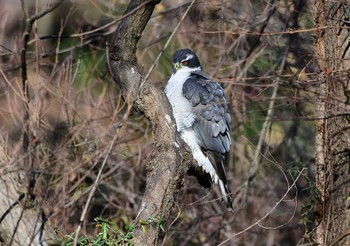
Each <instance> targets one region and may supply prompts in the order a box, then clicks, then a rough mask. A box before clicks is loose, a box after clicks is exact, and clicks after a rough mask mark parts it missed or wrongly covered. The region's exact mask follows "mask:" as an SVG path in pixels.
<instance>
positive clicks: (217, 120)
mask: <svg viewBox="0 0 350 246" xmlns="http://www.w3.org/2000/svg"><path fill="white" fill-rule="evenodd" d="M182 92H183V95H184V96H185V97H186V98H187V100H189V101H190V102H191V103H192V112H193V113H194V114H195V116H196V120H195V122H194V124H193V129H194V131H195V132H196V134H197V136H198V137H199V139H200V141H201V143H200V144H201V147H203V148H204V149H207V150H212V151H216V152H219V153H221V154H224V153H226V152H228V151H229V149H230V145H231V139H230V134H229V130H230V124H231V117H230V115H229V113H228V111H227V105H226V99H225V95H224V90H223V89H222V87H221V86H220V85H219V84H218V83H216V82H213V81H210V80H208V79H207V78H206V77H203V76H200V75H192V76H191V77H190V78H188V79H187V81H186V82H185V83H184V85H183V90H182Z"/></svg>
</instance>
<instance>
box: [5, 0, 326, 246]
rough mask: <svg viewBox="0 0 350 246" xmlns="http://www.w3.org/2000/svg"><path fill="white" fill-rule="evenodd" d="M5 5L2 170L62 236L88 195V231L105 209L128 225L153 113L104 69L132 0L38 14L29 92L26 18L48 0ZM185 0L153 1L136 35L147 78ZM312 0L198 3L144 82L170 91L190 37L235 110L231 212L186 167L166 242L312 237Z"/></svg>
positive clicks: (316, 98)
mask: <svg viewBox="0 0 350 246" xmlns="http://www.w3.org/2000/svg"><path fill="white" fill-rule="evenodd" d="M0 3H1V6H2V8H1V10H0V13H1V14H0V23H1V24H0V44H1V46H0V54H1V56H0V63H1V70H0V72H1V76H0V95H1V96H0V132H1V135H0V143H1V148H2V159H1V161H0V164H1V165H0V176H2V177H7V176H8V175H12V174H14V176H13V177H12V178H13V179H15V180H16V181H17V182H18V184H19V187H17V188H15V191H16V192H17V194H18V196H19V197H20V194H24V193H26V194H28V193H30V194H31V195H33V196H32V201H31V202H33V203H34V205H31V206H30V207H37V208H40V209H41V211H42V214H44V215H45V218H46V219H47V220H48V221H49V223H50V225H53V227H54V228H56V233H57V234H58V235H59V236H60V237H62V238H63V237H65V236H66V235H69V234H72V233H74V232H75V230H76V228H77V226H78V225H79V221H80V218H81V214H82V211H83V208H84V206H85V204H86V202H87V201H88V202H89V207H88V210H87V213H86V215H85V217H84V223H83V227H82V229H81V232H80V233H81V234H84V235H87V237H93V236H94V235H97V234H98V233H100V231H101V227H100V226H98V225H100V223H99V222H97V221H96V220H95V218H97V217H100V218H103V219H106V220H109V221H111V222H113V223H114V224H115V225H117V228H118V230H120V231H125V226H130V225H131V224H132V221H133V219H134V218H135V217H136V215H137V212H138V210H139V207H140V205H141V200H142V196H143V193H144V190H145V186H146V184H145V182H146V172H147V170H146V165H147V163H148V162H149V159H150V158H151V156H150V153H151V151H152V148H153V141H157V139H152V125H150V123H149V121H148V120H147V119H146V118H145V117H144V116H143V115H142V114H140V113H138V112H136V111H134V110H133V109H132V108H130V107H129V104H128V101H127V100H126V101H125V100H123V98H122V96H121V93H120V90H119V88H118V86H116V85H115V83H114V82H113V80H112V79H111V77H110V75H109V72H108V69H107V65H106V63H107V62H106V61H107V60H108V59H107V58H108V57H106V47H107V46H106V44H107V43H108V42H109V41H110V39H111V36H112V34H113V32H114V31H115V29H116V26H117V25H118V22H119V21H120V20H121V19H122V18H123V13H124V11H125V9H126V7H127V5H128V4H129V1H126V0H125V1H124V0H119V1H113V0H98V1H88V0H76V1H62V3H61V4H60V5H59V6H58V7H57V8H55V9H53V10H52V11H49V12H48V13H47V14H46V15H45V16H43V17H41V18H38V20H37V21H34V22H33V29H32V31H31V32H30V35H29V36H28V38H29V39H28V47H27V50H26V62H27V63H26V66H27V78H28V88H27V89H28V90H27V92H25V90H24V88H23V73H22V71H23V63H21V61H22V60H23V52H22V53H21V50H22V49H23V46H24V42H25V41H24V38H23V37H24V36H23V35H24V33H25V28H26V22H25V19H26V15H27V17H30V16H34V15H35V14H37V13H39V12H40V11H41V10H43V9H46V8H48V6H51V4H52V3H51V1H44V0H43V1H40V0H37V1H34V0H33V1H24V0H23V1H12V0H2V1H0ZM21 3H22V4H21ZM23 3H24V4H23ZM188 6H189V3H188V2H187V1H171V0H164V1H161V3H159V4H158V5H156V8H155V11H154V13H153V15H152V18H151V19H150V21H149V22H148V24H147V26H146V29H145V31H144V33H143V34H142V37H141V39H140V41H139V43H138V50H137V59H138V64H140V65H141V66H142V71H143V72H144V73H145V74H146V73H147V72H148V71H149V69H150V68H151V66H152V64H153V63H154V61H155V59H156V57H157V56H158V54H159V52H160V51H161V50H162V49H163V48H164V46H165V44H166V41H167V40H168V38H169V37H170V35H171V34H172V32H173V31H174V29H175V27H176V25H177V24H178V23H179V22H180V21H181V18H182V17H183V16H184V13H185V11H186V9H187V7H188ZM312 7H313V2H312V1H306V0H304V1H303V0H294V1H291V0H284V1H282V0H281V1H273V0H271V1H259V0H250V1H238V0H237V1H236V0H234V1H218V0H213V1H202V0H198V1H196V2H195V3H194V5H193V6H192V7H191V9H190V11H189V12H188V14H187V15H186V16H185V18H184V20H183V22H182V24H181V25H180V27H179V29H178V30H177V31H176V33H175V35H174V37H172V39H171V41H170V44H169V46H167V47H166V49H165V50H164V52H163V54H162V56H161V57H160V59H159V61H158V62H157V63H156V64H155V65H156V66H155V68H154V69H152V70H151V73H150V76H149V81H151V83H152V84H153V85H154V86H155V87H157V88H158V89H159V90H163V89H164V87H165V84H166V82H167V80H168V78H169V77H170V75H171V72H172V70H171V57H172V55H173V53H174V52H175V51H176V50H178V49H180V48H184V47H188V48H191V49H192V50H194V51H195V52H196V53H197V55H198V56H199V58H200V60H201V63H202V66H203V68H204V70H205V71H206V72H207V73H208V74H209V75H210V76H211V77H212V78H214V79H215V80H216V81H218V82H220V83H221V84H222V85H223V87H224V88H225V93H226V97H227V101H228V103H229V109H230V112H231V113H232V116H233V117H232V118H233V124H232V128H231V134H232V139H233V144H232V148H231V152H230V156H229V158H228V160H227V163H226V171H227V176H228V180H229V182H230V187H231V191H232V192H233V193H234V197H235V203H234V212H233V213H228V212H226V209H225V207H224V206H223V204H222V203H221V202H220V199H219V198H218V194H219V193H218V192H217V191H216V189H215V188H214V189H212V190H211V191H209V190H205V189H203V188H202V187H200V185H199V184H198V183H197V181H196V180H195V178H193V177H191V176H188V175H185V176H184V185H183V187H182V188H181V189H180V190H179V193H178V195H177V197H176V199H175V206H174V207H173V209H172V211H171V213H170V216H169V217H168V218H166V219H165V221H164V228H165V231H164V232H161V234H160V240H159V242H160V244H163V245H218V244H220V243H221V242H223V241H225V240H227V239H229V242H228V244H231V245H308V243H312V242H313V233H314V229H315V210H316V205H317V204H316V203H317V202H316V200H317V191H316V188H315V184H314V181H315V175H316V167H315V134H316V132H315V131H316V125H317V120H318V119H320V117H321V116H320V115H319V114H318V113H317V111H316V107H317V105H318V104H319V103H320V101H321V100H323V98H322V95H320V93H319V88H320V86H321V85H320V83H321V82H320V81H319V80H318V79H317V74H318V73H319V68H318V66H317V63H316V61H315V56H314V55H315V50H314V45H313V44H314V39H313V37H314V35H315V33H316V32H317V30H318V29H316V28H314V22H313V16H312ZM100 27H103V28H100ZM22 51H23V50H22ZM21 54H22V57H21ZM21 59H22V60H21ZM26 93H27V94H26ZM24 105H28V108H26V106H24ZM26 112H27V113H28V114H26ZM26 115H27V118H26V117H25V116H26ZM121 123H123V125H122V126H121ZM26 128H27V129H30V132H31V135H30V137H29V138H28V141H29V146H31V147H30V148H29V150H28V149H27V151H28V152H25V151H23V145H24V142H25V141H24V140H23V132H24V131H25V129H26ZM116 134H118V137H117V141H114V137H115V136H116ZM112 142H113V146H112V150H111V152H110V153H109V152H108V160H107V162H106V164H105V166H104V169H103V170H102V173H101V176H100V177H99V179H98V180H99V181H98V185H97V187H96V190H95V192H94V194H93V197H92V199H91V201H90V200H88V196H89V193H90V191H91V189H92V186H93V183H94V181H95V180H96V178H97V176H98V172H99V171H100V170H101V164H102V162H103V157H104V156H105V155H106V153H107V150H108V148H109V146H110V144H111V143H112ZM26 153H30V155H31V156H32V157H31V159H30V161H29V162H23V160H25V158H26ZM8 177H9V176H8ZM5 179H6V178H4V180H5ZM0 184H1V186H2V187H0V189H1V190H3V193H2V197H1V199H2V207H1V210H0V212H1V213H0V216H3V215H4V213H5V212H6V210H7V209H8V208H9V207H10V205H11V204H13V202H14V200H11V199H10V198H8V199H7V197H9V196H8V193H9V192H8V190H9V187H8V185H7V183H6V181H3V182H1V183H0ZM208 193H209V194H208ZM20 202H21V201H20ZM22 202H23V201H22ZM26 202H28V200H26ZM4 204H5V205H4ZM6 205H7V206H6ZM27 205H28V204H25V205H23V204H22V206H25V207H27ZM18 206H19V205H18ZM3 217H4V216H3ZM3 219H5V217H4V218H3ZM4 221H5V220H4ZM4 221H2V222H4ZM8 223H10V224H11V223H13V224H16V223H17V221H16V220H12V222H11V220H10V222H8ZM2 225H4V223H2ZM39 226H40V225H38V227H39ZM0 228H1V230H2V232H1V237H0V241H2V242H9V240H11V243H14V244H15V245H16V244H19V241H18V240H20V239H19V238H17V235H16V233H8V234H6V233H4V232H5V231H6V229H4V227H0ZM7 228H9V227H7ZM8 235H12V239H11V237H9V236H8ZM66 238H67V236H66ZM16 240H17V241H16Z"/></svg>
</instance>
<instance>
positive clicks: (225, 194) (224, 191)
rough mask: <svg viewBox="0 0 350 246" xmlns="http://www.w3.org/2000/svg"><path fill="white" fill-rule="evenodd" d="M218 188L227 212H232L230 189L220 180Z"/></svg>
mask: <svg viewBox="0 0 350 246" xmlns="http://www.w3.org/2000/svg"><path fill="white" fill-rule="evenodd" d="M219 187H220V192H221V195H222V200H223V201H224V203H225V205H226V207H227V210H229V211H232V209H233V207H232V197H231V192H230V189H229V188H228V186H227V183H224V182H223V181H222V180H221V179H219Z"/></svg>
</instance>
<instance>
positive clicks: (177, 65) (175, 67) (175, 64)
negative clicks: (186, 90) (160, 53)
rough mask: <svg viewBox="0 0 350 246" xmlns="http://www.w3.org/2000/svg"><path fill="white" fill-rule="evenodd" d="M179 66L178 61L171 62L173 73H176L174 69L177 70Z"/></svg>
mask: <svg viewBox="0 0 350 246" xmlns="http://www.w3.org/2000/svg"><path fill="white" fill-rule="evenodd" d="M180 67H181V66H180V63H178V62H177V63H173V74H175V73H176V71H177V70H179V68H180Z"/></svg>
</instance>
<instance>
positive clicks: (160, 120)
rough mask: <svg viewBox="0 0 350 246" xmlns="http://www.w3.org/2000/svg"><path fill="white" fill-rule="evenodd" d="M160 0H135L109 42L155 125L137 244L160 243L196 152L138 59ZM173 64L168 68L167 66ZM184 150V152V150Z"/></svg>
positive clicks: (121, 78) (125, 86)
mask: <svg viewBox="0 0 350 246" xmlns="http://www.w3.org/2000/svg"><path fill="white" fill-rule="evenodd" d="M158 2H159V1H145V0H133V1H131V2H130V4H129V6H128V8H127V10H126V12H125V13H124V15H125V16H126V17H125V18H123V19H122V21H121V22H120V24H119V26H118V28H117V30H116V32H115V34H114V37H113V40H112V41H111V43H110V44H109V59H108V61H107V62H108V65H109V70H110V72H111V75H112V77H113V79H114V81H115V83H116V84H117V85H118V86H119V88H120V89H121V91H122V95H123V97H124V99H125V100H126V101H128V102H129V103H132V105H133V107H134V109H135V110H137V111H138V112H142V113H144V114H145V116H146V117H147V118H148V119H149V121H150V122H151V124H152V126H153V138H154V140H155V141H154V148H153V151H152V153H151V156H150V160H149V163H148V165H147V169H148V174H147V181H146V182H147V184H146V190H145V193H144V196H143V200H142V203H141V206H140V209H139V213H138V216H137V218H136V219H135V225H136V229H135V231H134V243H135V245H156V243H157V239H158V234H159V232H160V224H158V223H157V221H155V220H154V219H153V218H156V220H158V222H159V223H161V221H162V220H163V219H164V220H166V218H167V217H168V215H169V213H170V209H171V207H172V206H173V204H174V198H175V195H176V193H177V191H178V189H179V187H180V186H181V184H182V177H183V174H184V172H185V170H187V165H186V164H185V163H186V161H185V160H187V164H188V162H189V161H190V160H192V157H191V156H189V154H188V152H186V151H180V146H183V144H181V143H182V141H181V140H180V138H179V136H178V134H176V129H175V123H174V120H173V118H172V117H171V115H172V113H171V109H170V106H169V102H168V100H167V99H166V97H165V94H164V93H163V92H162V91H159V90H158V89H156V88H155V87H154V86H153V85H151V84H150V83H148V82H147V81H145V82H144V83H141V81H143V75H142V73H141V71H142V69H140V68H139V65H138V64H137V59H136V49H137V42H138V40H139V39H140V37H141V34H142V32H143V30H144V28H145V26H146V24H147V22H148V20H149V18H150V17H151V15H152V12H153V9H154V7H155V5H156V4H157V3H158ZM169 69H170V68H169ZM182 149H184V148H182ZM181 153H184V154H181Z"/></svg>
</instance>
